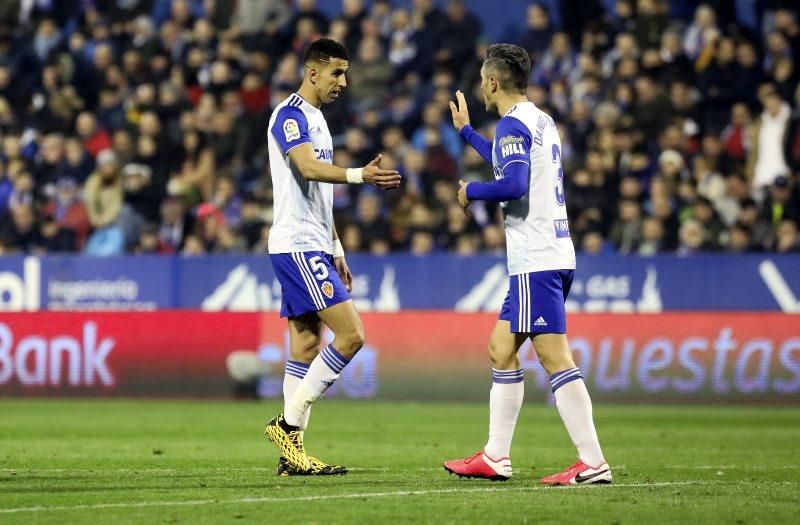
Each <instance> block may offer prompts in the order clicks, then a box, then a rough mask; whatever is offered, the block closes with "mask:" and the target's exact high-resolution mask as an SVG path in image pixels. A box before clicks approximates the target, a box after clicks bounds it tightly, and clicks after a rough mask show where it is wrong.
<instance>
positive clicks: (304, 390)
mask: <svg viewBox="0 0 800 525" xmlns="http://www.w3.org/2000/svg"><path fill="white" fill-rule="evenodd" d="M349 362H350V360H349V359H347V358H346V357H344V356H343V355H342V354H340V353H339V352H337V351H336V349H335V348H334V347H333V345H332V344H330V345H328V346H326V347H325V348H323V349H322V352H320V353H319V354H318V355H317V357H315V358H314V360H313V361H312V362H311V365H310V366H309V367H308V372H306V376H305V377H304V378H303V380H302V381H301V382H300V384H299V385H297V389H296V390H295V392H294V394H293V395H292V397H291V398H289V399H288V400H286V402H285V404H284V407H283V417H284V418H285V419H286V422H287V423H288V424H290V425H294V426H300V424H301V423H302V421H303V417H304V416H305V414H306V413H307V412H308V407H310V406H311V405H312V404H313V403H314V402H315V401H316V400H317V399H319V398H320V397H322V394H324V393H325V391H326V390H328V389H329V388H330V387H331V385H333V383H334V382H335V381H336V380H337V379H339V374H340V373H341V371H342V370H343V369H344V367H346V366H347V364H348V363H349Z"/></svg>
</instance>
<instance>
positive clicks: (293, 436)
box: [264, 414, 311, 473]
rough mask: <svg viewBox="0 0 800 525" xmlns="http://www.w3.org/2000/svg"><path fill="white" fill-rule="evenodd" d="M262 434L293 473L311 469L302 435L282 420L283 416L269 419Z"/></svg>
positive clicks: (298, 430)
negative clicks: (275, 448) (273, 445)
mask: <svg viewBox="0 0 800 525" xmlns="http://www.w3.org/2000/svg"><path fill="white" fill-rule="evenodd" d="M264 434H265V435H266V436H267V437H268V438H269V440H270V441H272V442H273V443H275V446H277V447H278V450H279V451H280V453H281V458H283V459H284V460H285V461H286V463H287V464H288V465H289V466H290V467H291V468H292V469H293V470H295V471H297V472H300V473H303V472H308V471H309V470H310V469H311V461H309V459H308V456H307V455H306V451H305V449H304V448H303V433H302V431H301V430H300V429H298V428H297V427H292V426H291V425H289V424H287V423H286V421H285V420H284V419H283V414H281V415H279V416H277V417H275V418H273V419H271V420H270V421H269V423H267V428H265V429H264Z"/></svg>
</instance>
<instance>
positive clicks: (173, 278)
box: [0, 254, 800, 313]
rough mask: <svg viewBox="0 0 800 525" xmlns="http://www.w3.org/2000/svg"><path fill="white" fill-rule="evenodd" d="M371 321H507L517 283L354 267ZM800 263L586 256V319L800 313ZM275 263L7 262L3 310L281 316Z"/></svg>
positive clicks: (469, 261)
mask: <svg viewBox="0 0 800 525" xmlns="http://www.w3.org/2000/svg"><path fill="white" fill-rule="evenodd" d="M348 262H349V265H350V267H351V269H352V271H353V274H354V282H353V298H354V300H355V301H356V303H357V305H358V307H359V309H361V310H362V311H378V312H394V311H399V310H455V311H462V312H479V311H490V312H491V311H497V310H498V309H499V307H500V304H501V303H502V301H503V298H504V297H505V294H506V291H507V287H508V282H507V279H508V275H507V272H506V266H505V259H504V258H503V257H499V256H473V257H462V256H455V255H451V254H435V255H429V256H425V257H415V256H412V255H391V256H387V257H373V256H369V255H359V254H353V255H350V256H348ZM798 298H800V255H784V256H777V255H765V256H762V255H738V256H733V255H730V256H729V255H699V256H693V257H685V258H681V257H676V256H659V257H652V258H640V257H625V256H600V257H578V270H577V272H576V277H575V282H574V284H573V287H572V290H571V292H570V297H569V300H568V304H567V306H568V308H569V310H570V311H573V312H577V311H582V312H669V311H687V310H697V311H782V312H792V313H800V301H798ZM279 307H280V286H279V285H278V283H277V281H276V279H275V275H274V273H273V271H272V266H271V264H270V262H269V259H268V258H267V257H266V256H252V255H251V256H208V257H179V256H175V257H167V256H128V257H112V258H89V257H82V256H45V257H33V256H29V257H24V256H12V257H0V310H6V311H36V310H157V309H175V308H181V309H193V310H204V311H274V310H278V309H279Z"/></svg>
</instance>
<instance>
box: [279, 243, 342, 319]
mask: <svg viewBox="0 0 800 525" xmlns="http://www.w3.org/2000/svg"><path fill="white" fill-rule="evenodd" d="M269 259H270V261H271V262H272V267H273V268H274V269H275V277H277V279H278V282H279V283H280V284H281V317H298V316H301V315H304V314H308V313H312V312H319V311H320V310H324V309H326V308H330V307H331V306H334V305H337V304H339V303H342V302H344V301H347V300H349V299H350V293H349V292H348V291H347V287H346V286H345V284H344V283H343V282H342V279H341V277H339V273H338V272H337V271H336V268H335V267H334V266H333V256H332V255H330V254H329V253H325V252H320V251H313V252H291V253H271V254H270V255H269Z"/></svg>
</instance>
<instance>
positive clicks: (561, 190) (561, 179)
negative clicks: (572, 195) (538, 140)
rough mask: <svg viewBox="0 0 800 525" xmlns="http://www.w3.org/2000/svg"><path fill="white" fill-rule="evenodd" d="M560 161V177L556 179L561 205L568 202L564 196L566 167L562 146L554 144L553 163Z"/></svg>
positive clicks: (557, 197) (557, 200) (558, 200)
mask: <svg viewBox="0 0 800 525" xmlns="http://www.w3.org/2000/svg"><path fill="white" fill-rule="evenodd" d="M555 163H558V178H557V179H556V202H557V203H558V205H559V206H563V205H564V203H566V198H565V197H564V167H563V166H562V165H561V148H559V147H558V144H553V164H555Z"/></svg>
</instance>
